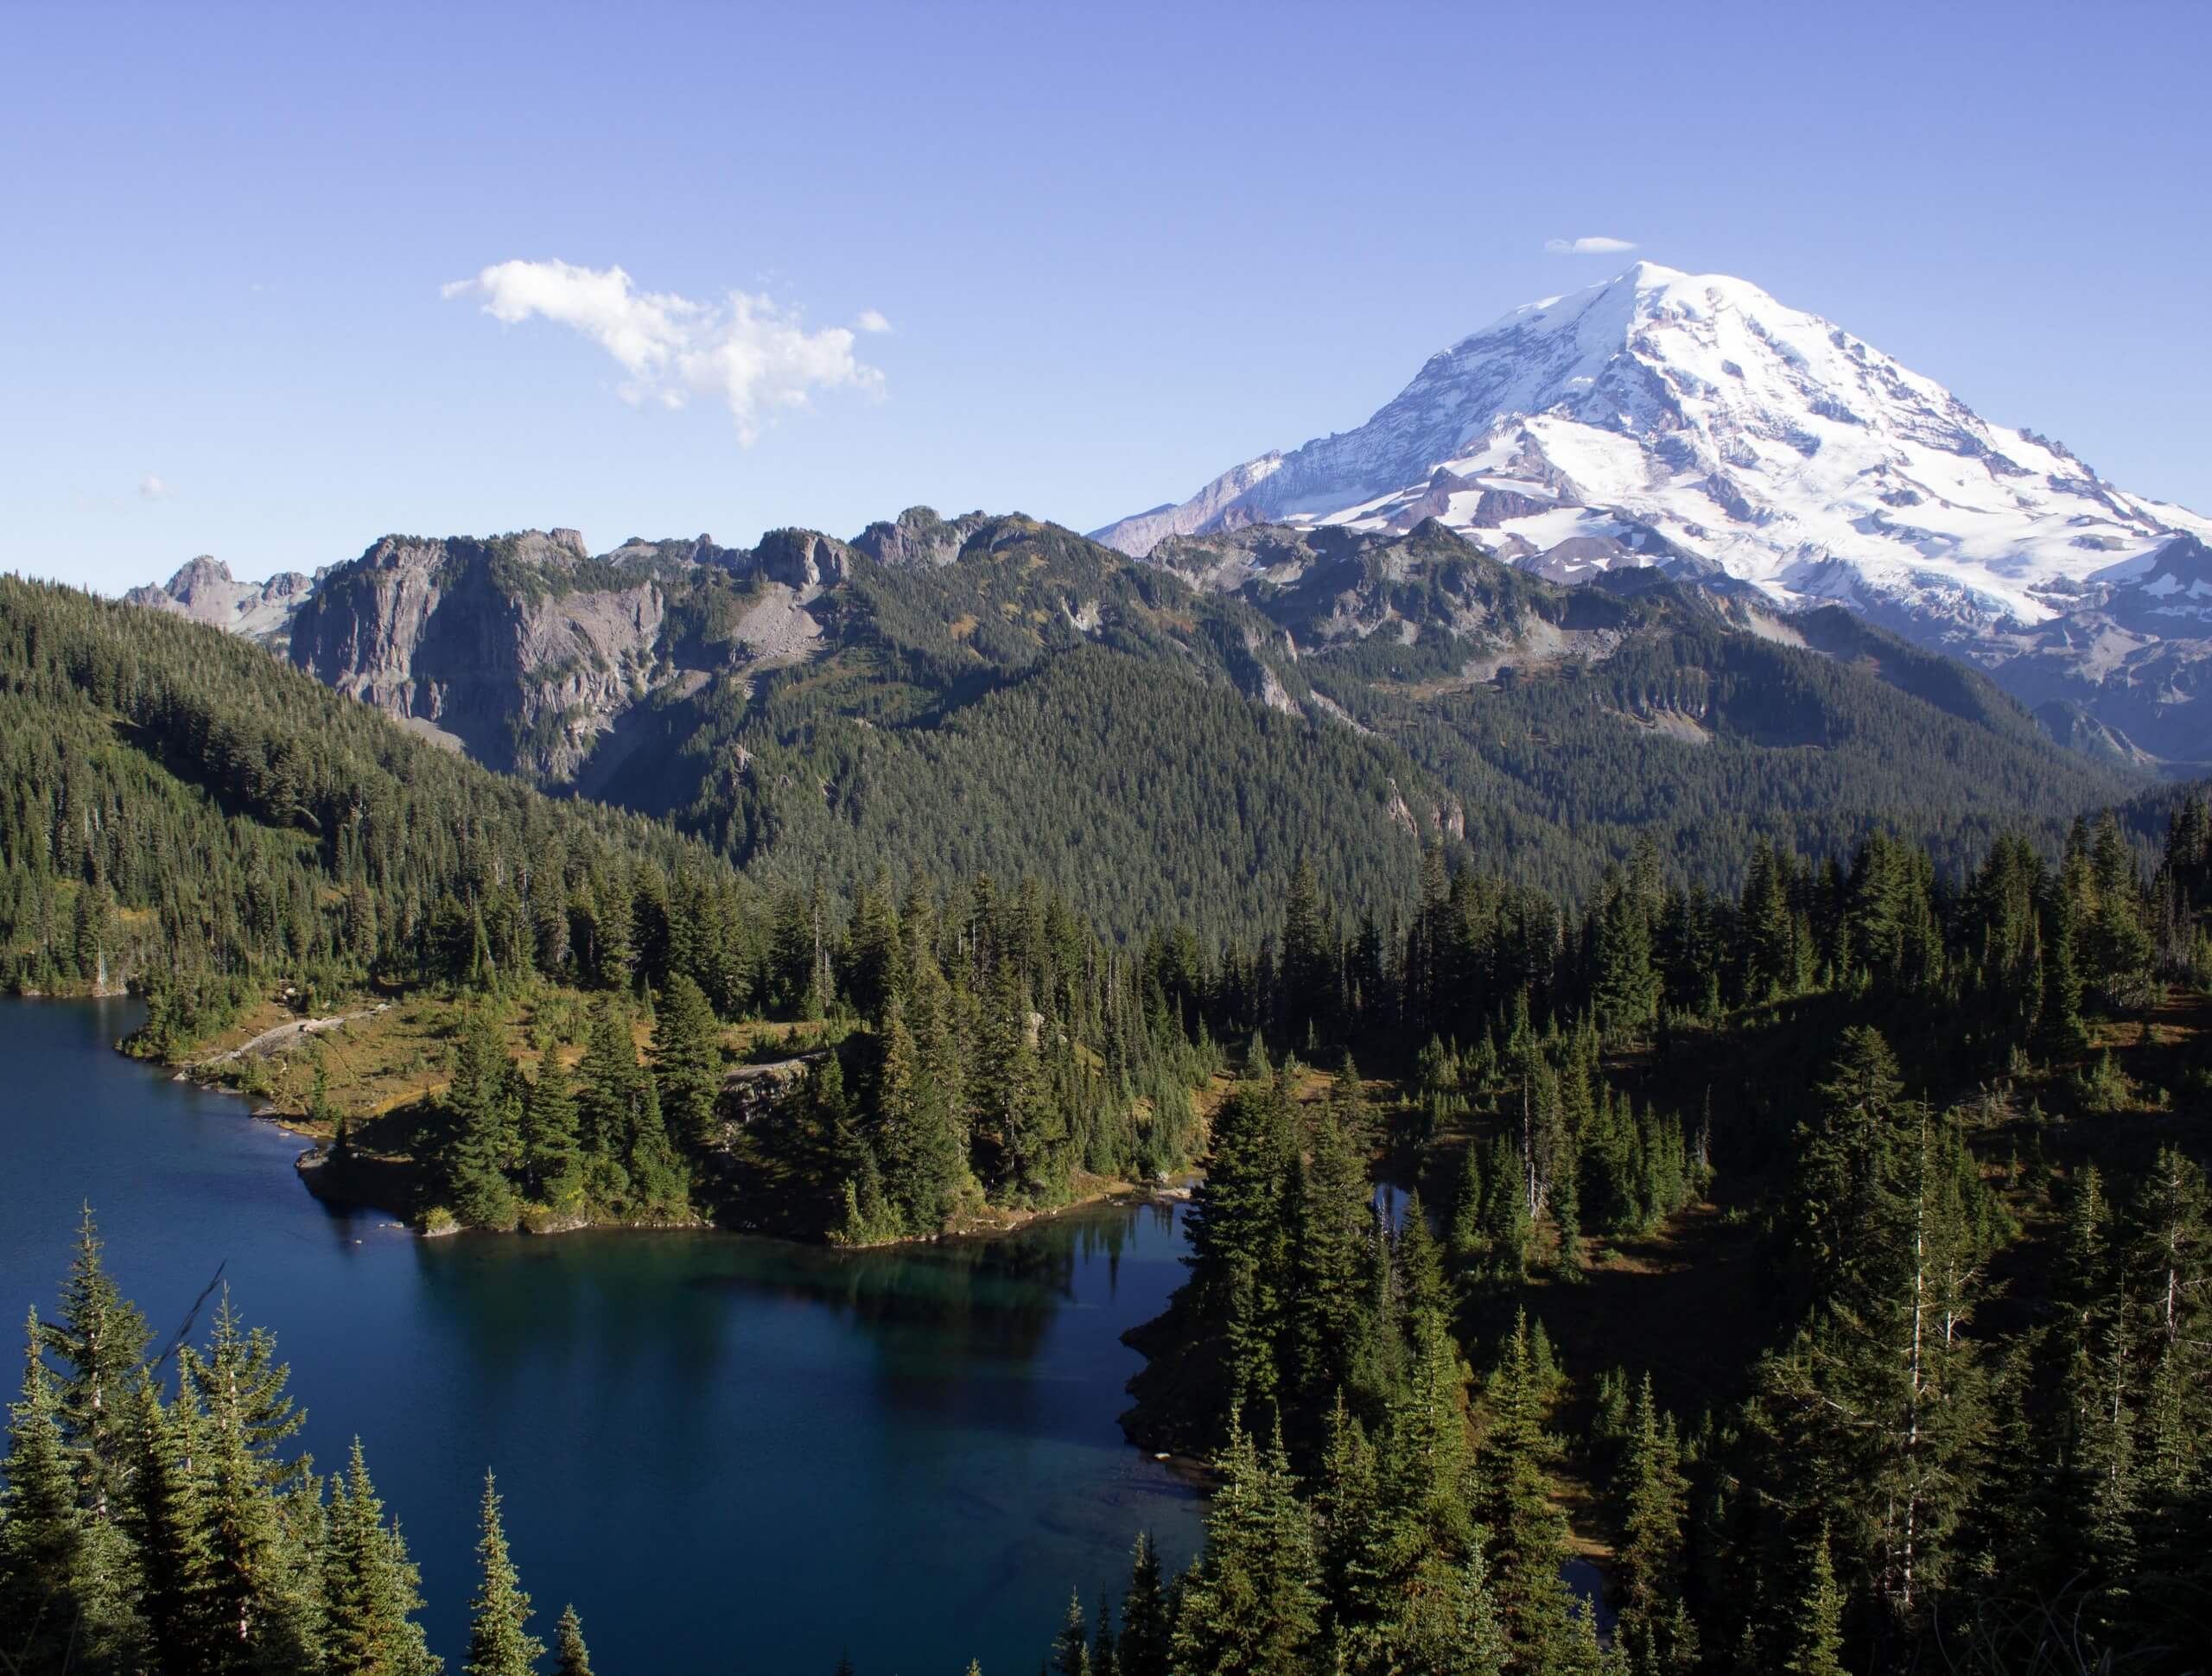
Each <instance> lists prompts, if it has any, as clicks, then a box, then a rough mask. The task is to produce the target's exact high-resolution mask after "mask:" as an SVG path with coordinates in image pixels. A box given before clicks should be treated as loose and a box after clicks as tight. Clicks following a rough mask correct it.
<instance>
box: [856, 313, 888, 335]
mask: <svg viewBox="0 0 2212 1676" xmlns="http://www.w3.org/2000/svg"><path fill="white" fill-rule="evenodd" d="M853 324H854V325H855V326H857V327H860V329H861V331H863V332H888V331H889V330H890V329H891V322H890V321H887V320H886V319H885V318H884V317H883V311H882V310H881V309H880V308H863V309H861V312H860V318H859V319H857V320H855V321H854V322H853Z"/></svg>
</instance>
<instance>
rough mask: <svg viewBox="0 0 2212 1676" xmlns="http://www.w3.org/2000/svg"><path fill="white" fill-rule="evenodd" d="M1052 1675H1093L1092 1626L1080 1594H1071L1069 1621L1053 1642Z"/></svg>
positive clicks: (1069, 1599) (1069, 1598)
mask: <svg viewBox="0 0 2212 1676" xmlns="http://www.w3.org/2000/svg"><path fill="white" fill-rule="evenodd" d="M1052 1676H1091V1671H1090V1625H1089V1624H1088V1623H1086V1622H1084V1616H1083V1597H1082V1596H1081V1595H1079V1594H1071V1595H1069V1597H1068V1616H1067V1622H1066V1623H1065V1624H1064V1625H1063V1626H1062V1627H1061V1629H1060V1633H1059V1635H1058V1639H1057V1640H1055V1641H1053V1643H1052Z"/></svg>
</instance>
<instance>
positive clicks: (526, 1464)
mask: <svg viewBox="0 0 2212 1676" xmlns="http://www.w3.org/2000/svg"><path fill="white" fill-rule="evenodd" d="M136 1020H137V1013H136V1011H135V1009H134V1008H133V1007H132V1006H130V1005H129V1004H126V1003H121V1002H105V1003H100V1002H94V1003H51V1002H29V1001H25V1002H7V1003H0V1066H4V1067H5V1068H6V1082H5V1085H4V1089H0V1311H12V1314H10V1315H9V1316H8V1317H7V1318H8V1319H9V1320H10V1322H20V1321H21V1320H22V1317H23V1313H24V1311H25V1310H26V1308H27V1307H28V1306H29V1305H33V1304H35V1305H38V1306H39V1307H40V1308H41V1310H46V1309H50V1308H51V1306H52V1304H53V1300H54V1292H55V1289H56V1286H57V1283H58V1282H59V1280H60V1277H61V1274H62V1272H63V1270H64V1268H65V1267H66V1265H67V1259H68V1243H69V1240H70V1237H71V1235H72V1233H73V1229H74V1227H75V1224H76V1219H77V1207H78V1205H79V1202H80V1201H83V1200H86V1199H89V1200H90V1201H91V1202H92V1205H93V1207H94V1209H95V1210H96V1212H97V1213H98V1215H99V1219H100V1224H101V1229H102V1232H103V1235H105V1238H106V1240H107V1241H108V1256H109V1260H110V1264H111V1267H112V1268H113V1270H114V1271H115V1273H117V1275H118V1278H119V1279H121V1281H122V1283H123V1285H124V1288H125V1290H126V1291H127V1292H129V1293H130V1296H131V1297H132V1298H134V1299H135V1300H136V1301H137V1303H138V1304H139V1305H140V1306H141V1307H142V1308H143V1309H144V1310H145V1311H146V1313H147V1315H148V1317H149V1321H150V1322H151V1324H152V1325H153V1327H154V1328H155V1330H156V1333H157V1334H158V1335H159V1336H161V1337H162V1338H164V1339H166V1338H167V1337H168V1336H169V1335H170V1334H171V1333H173V1332H174V1331H175V1330H176V1328H177V1326H178V1325H179V1324H180V1323H181V1321H182V1320H183V1318H184V1317H185V1315H186V1313H187V1312H188V1310H189V1309H190V1307H191V1305H192V1303H193V1300H194V1298H197V1297H198V1296H199V1295H200V1292H201V1290H202V1288H203V1287H205V1286H207V1283H208V1282H209V1280H210V1279H212V1278H213V1276H214V1275H215V1273H216V1272H217V1270H218V1268H219V1267H220V1269H221V1270H222V1273H223V1274H224V1277H225V1279H226V1280H227V1282H228V1284H229V1286H230V1287H231V1290H232V1298H233V1300H234V1301H235V1303H236V1304H237V1305H238V1307H239V1308H240V1310H241V1311H243V1312H244V1314H245V1317H246V1318H247V1319H248V1320H250V1321H251V1322H253V1323H256V1324H261V1325H264V1326H267V1327H269V1328H270V1329H271V1330H274V1331H275V1332H276V1333H277V1336H278V1339H279V1345H280V1349H281V1350H282V1352H283V1355H284V1356H285V1358H286V1359H287V1360H288V1361H289V1362H290V1363H291V1367H292V1379H293V1388H294V1389H295V1391H296V1393H298V1394H299V1395H300V1397H301V1398H302V1400H303V1401H304V1403H305V1404H306V1406H307V1409H308V1426H307V1430H306V1432H305V1434H304V1438H303V1440H304V1442H305V1444H307V1446H308V1448H309V1449H310V1450H311V1451H313V1452H314V1454H315V1457H317V1459H318V1461H319V1462H320V1463H322V1464H324V1465H325V1466H328V1465H330V1464H333V1463H337V1462H339V1461H340V1460H342V1458H343V1457H344V1452H345V1450H346V1446H347V1444H348V1442H349V1440H350V1439H351V1438H353V1436H355V1435H356V1434H358V1435H359V1437H360V1438H361V1439H362V1442H363V1444H364V1445H365V1448H366V1450H367V1451H368V1459H369V1467H370V1471H371V1473H372V1475H373V1476H374V1477H375V1478H376V1481H377V1486H378V1490H379V1492H380V1493H381V1494H382V1495H383V1496H384V1498H385V1503H386V1506H387V1507H388V1508H390V1509H391V1511H392V1512H393V1513H394V1514H397V1517H398V1518H399V1519H400V1520H401V1522H402V1524H403V1525H404V1527H405V1529H406V1532H407V1537H408V1540H409V1543H410V1546H411V1548H412V1550H413V1552H414V1555H415V1558H416V1561H417V1562H418V1563H419V1564H420V1565H421V1566H422V1568H423V1585H424V1590H425V1593H426V1594H427V1595H428V1596H429V1600H430V1608H429V1613H428V1614H427V1620H428V1622H429V1628H430V1635H431V1642H432V1646H433V1647H434V1648H435V1650H436V1651H438V1652H440V1653H442V1654H444V1655H445V1657H446V1659H447V1661H448V1663H447V1668H448V1670H453V1669H455V1668H457V1667H458V1666H459V1664H460V1661H461V1641H462V1638H463V1636H464V1635H465V1630H466V1616H467V1599H468V1596H469V1592H470V1590H471V1588H472V1587H473V1584H474V1578H473V1576H472V1565H473V1544H474V1517H475V1507H476V1501H477V1496H478V1494H479V1491H480V1483H481V1478H482V1474H483V1472H484V1470H486V1468H487V1467H488V1468H490V1469H491V1470H493V1471H495V1472H496V1473H498V1475H499V1487H500V1490H501V1493H502V1494H503V1495H505V1498H506V1515H507V1528H508V1533H509V1535H510V1537H511V1539H512V1542H513V1545H514V1548H515V1552H516V1556H517V1559H518V1562H519V1564H520V1565H521V1567H522V1571H523V1579H524V1585H525V1587H527V1588H528V1589H529V1590H531V1594H532V1596H533V1597H534V1598H535V1601H536V1603H537V1609H538V1620H537V1626H536V1627H537V1628H538V1629H539V1631H540V1633H542V1634H543V1635H547V1636H548V1637H549V1639H550V1631H551V1625H552V1620H553V1618H554V1617H555V1616H557V1615H558V1613H559V1611H560V1609H561V1605H562V1603H563V1602H564V1601H568V1600H574V1601H575V1603H576V1605H577V1609H578V1610H579V1611H580V1612H582V1615H583V1619H584V1627H585V1631H586V1634H587V1635H588V1637H589V1639H590V1641H591V1643H592V1652H593V1659H594V1664H595V1665H597V1666H599V1667H600V1668H601V1670H602V1671H605V1672H607V1673H608V1676H655V1673H667V1676H683V1673H691V1672H713V1673H717V1676H720V1673H732V1672H745V1673H760V1676H782V1673H798V1676H809V1673H817V1676H829V1672H830V1670H831V1669H832V1667H833V1666H834V1665H835V1664H836V1660H837V1658H838V1655H839V1654H840V1653H842V1652H849V1654H850V1655H851V1657H852V1659H853V1660H854V1662H855V1665H856V1666H857V1667H858V1669H859V1671H860V1673H861V1676H893V1673H904V1676H933V1673H940V1672H941V1673H944V1676H957V1673H959V1672H961V1671H963V1670H964V1669H965V1667H966V1665H967V1661H968V1660H969V1659H970V1658H980V1659H981V1660H982V1664H983V1668H984V1670H985V1672H986V1673H987V1676H1006V1673H1026V1672H1027V1671H1028V1670H1030V1669H1033V1668H1034V1667H1035V1666H1036V1664H1037V1662H1038V1660H1039V1657H1040V1656H1041V1654H1043V1652H1044V1651H1045V1649H1046V1646H1047V1645H1048V1643H1049V1641H1050V1640H1051V1637H1052V1634H1053V1632H1054V1630H1055V1629H1056V1628H1058V1624H1059V1622H1060V1621H1061V1619H1062V1616H1063V1615H1064V1613H1065V1609H1066V1602H1067V1597H1068V1591H1069V1590H1070V1589H1071V1587H1079V1588H1080V1589H1081V1590H1082V1591H1083V1593H1084V1598H1085V1599H1086V1601H1091V1600H1095V1599H1096V1597H1098V1595H1099V1594H1100V1593H1101V1592H1102V1591H1103V1590H1109V1589H1111V1590H1115V1591H1116V1592H1117V1593H1118V1590H1119V1588H1120V1585H1121V1584H1122V1580H1123V1579H1124V1578H1125V1577H1126V1571H1127V1553H1128V1546H1129V1544H1130V1543H1131V1541H1132V1540H1134V1539H1135V1536H1136V1534H1137V1533H1138V1532H1139V1531H1141V1530H1144V1529H1147V1528H1148V1529H1150V1530H1152V1531H1153V1532H1154V1533H1155V1534H1156V1536H1157V1537H1158V1538H1159V1539H1160V1542H1161V1545H1162V1546H1163V1547H1164V1548H1165V1549H1166V1550H1167V1552H1168V1557H1169V1558H1170V1559H1171V1560H1172V1561H1173V1563H1175V1564H1178V1565H1179V1564H1181V1563H1182V1562H1183V1561H1184V1560H1185V1559H1187V1558H1188V1557H1189V1555H1190V1553H1191V1552H1192V1551H1193V1549H1194V1548H1195V1546H1196V1544H1197V1540H1198V1520H1199V1513H1200V1509H1199V1504H1198V1501H1197V1500H1196V1499H1195V1498H1194V1497H1193V1496H1192V1495H1191V1494H1190V1493H1189V1492H1188V1491H1187V1490H1186V1489H1184V1488H1183V1487H1182V1486H1180V1485H1179V1484H1178V1483H1177V1482H1175V1481H1174V1480H1173V1478H1171V1477H1170V1476H1169V1475H1168V1474H1167V1472H1166V1469H1164V1468H1163V1467H1160V1466H1159V1465H1157V1464H1155V1463H1154V1462H1153V1461H1152V1460H1151V1459H1150V1458H1149V1457H1146V1456H1143V1455H1141V1454H1140V1453H1139V1452H1138V1451H1135V1450H1133V1449H1131V1448H1129V1447H1128V1445H1127V1444H1125V1443H1124V1442H1123V1441H1122V1436H1121V1433H1120V1431H1119V1429H1118V1428H1117V1427H1116V1424H1115V1417H1116V1414H1118V1413H1120V1412H1121V1411H1122V1408H1123V1407H1125V1406H1127V1399H1126V1397H1125V1396H1124V1394H1123V1391H1122V1387H1123V1384H1124V1383H1125V1381H1127V1380H1128V1377H1129V1375H1130V1374H1132V1373H1134V1372H1135V1370H1136V1368H1137V1367H1138V1366H1139V1358H1138V1357H1137V1356H1136V1355H1135V1353H1134V1352H1133V1351H1130V1350H1129V1349H1127V1348H1126V1347H1124V1346H1123V1345H1122V1343H1120V1336H1121V1334H1122V1331H1123V1330H1126V1329H1127V1328H1128V1327H1130V1326H1132V1325H1134V1324H1136V1323H1137V1322H1140V1321H1142V1320H1145V1319H1147V1318H1148V1317H1151V1316H1153V1315H1154V1314H1156V1313H1158V1311H1160V1308H1161V1307H1162V1305H1164V1304H1165V1303H1166V1298H1167V1295H1168V1293H1169V1292H1171V1291H1172V1290H1173V1288H1174V1286H1176V1285H1177V1284H1178V1282H1179V1279H1180V1278H1181V1274H1182V1269H1181V1266H1180V1264H1179V1261H1178V1259H1179V1255H1180V1254H1181V1252H1182V1250H1183V1236H1182V1231H1181V1228H1180V1226H1179V1212H1178V1211H1176V1210H1173V1209H1166V1208H1155V1207H1149V1206H1147V1207H1143V1208H1130V1207H1113V1208H1106V1209H1098V1210H1096V1211H1090V1212H1084V1213H1080V1214H1077V1215H1075V1216H1069V1217H1065V1218H1062V1219H1059V1220H1058V1221H1054V1222H1048V1223H1046V1224H1044V1225H1042V1226H1039V1227H1037V1228H1032V1229H1030V1230H1027V1231H1026V1232H1024V1233H1022V1234H1020V1235H1014V1236H1012V1237H1010V1238H1007V1239H1003V1240H999V1241H961V1242H954V1243H946V1244H942V1245H937V1246H931V1247H917V1248H913V1249H910V1250H900V1251H897V1252H864V1253H838V1252H833V1251H828V1250H821V1249H816V1248H813V1247H799V1246H791V1245H785V1244H781V1243H779V1242H775V1241H764V1240H753V1239H747V1238H741V1237H737V1236H733V1235H712V1234H673V1233H652V1234H616V1233H603V1234H585V1235H568V1236H564V1237H561V1238H557V1239H548V1240H533V1239H528V1238H522V1237H515V1236H498V1235H493V1236H480V1237H471V1236H466V1235H464V1236H461V1237H459V1238H455V1239H449V1240H442V1241H422V1240H417V1239H416V1238H415V1237H413V1236H412V1235H409V1234H406V1233H404V1232H402V1231H399V1230H397V1229H394V1228H389V1227H387V1226H385V1222H386V1220H387V1219H386V1218H385V1217H384V1216H380V1215H378V1214H376V1213H373V1212H363V1213H344V1212H333V1211H330V1210H328V1209H325V1208H324V1207H323V1206H322V1205H321V1203H318V1202H317V1201H316V1200H315V1199H314V1198H312V1197H309V1196H308V1193H307V1191H306V1190H305V1189H304V1188H302V1186H301V1185H300V1184H299V1182H298V1179H297V1178H296V1174H295V1172H294V1171H293V1169H292V1160H293V1159H294V1158H295V1157H296V1155H297V1154H298V1152H299V1151H300V1148H301V1143H300V1142H299V1141H298V1140H296V1139H295V1138H293V1137H292V1136H289V1135H287V1134H285V1133H283V1132H282V1131H280V1130H277V1129H276V1128H274V1127H270V1126H269V1125H267V1124H264V1123H260V1122H257V1121H254V1120H253V1119H251V1117H249V1116H248V1115H247V1114H246V1108H245V1103H244V1102H243V1101H238V1100H237V1099H234V1098H232V1097H229V1096H226V1095H213V1094H208V1093H205V1092H202V1091H200V1090H198V1089H193V1088H190V1087H188V1086H186V1085H184V1084H181V1083H175V1082H168V1081H166V1080H165V1079H163V1078H162V1077H161V1076H158V1075H156V1074H155V1073H153V1072H150V1071H149V1070H146V1069H145V1068H143V1067H142V1066H139V1065H137V1064H135V1063H131V1062H130V1061H128V1060H125V1059H124V1058H122V1057H120V1056H118V1055H117V1054H116V1053H114V1052H113V1051H111V1043H112V1042H113V1040H114V1039H115V1038H117V1037H118V1036H119V1035H121V1034H123V1033H124V1032H125V1031H127V1030H128V1029H129V1028H130V1026H131V1025H133V1024H134V1023H135V1022H136ZM0 1348H4V1347H0ZM10 1394H12V1392H10Z"/></svg>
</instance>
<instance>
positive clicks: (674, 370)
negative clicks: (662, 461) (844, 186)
mask: <svg viewBox="0 0 2212 1676" xmlns="http://www.w3.org/2000/svg"><path fill="white" fill-rule="evenodd" d="M444 295H446V296H447V297H448V299H451V298H454V297H467V296H474V297H480V298H482V299H483V303H484V312H485V313H486V314H489V315H491V316H492V317H493V319H494V320H498V321H503V322H505V324H507V325H510V326H512V325H516V324H518V323H519V322H521V321H526V320H529V319H531V317H532V316H533V315H537V316H543V318H544V319H546V320H550V321H556V322H557V323H558V324H560V325H563V326H566V327H572V328H573V329H575V331H578V332H581V333H583V335H584V336H585V337H587V338H588V339H590V340H592V341H593V342H594V343H595V344H597V345H598V346H600V347H601V349H604V350H605V351H606V352H607V353H608V354H609V355H612V356H613V358H614V359H615V362H616V363H617V364H618V365H620V367H621V368H622V370H623V371H625V372H626V373H627V374H628V375H629V378H628V381H627V382H626V383H625V384H623V385H622V386H621V393H622V397H623V399H624V400H626V401H630V402H652V403H658V404H659V405H660V406H663V407H671V408H680V407H682V406H683V405H684V404H685V403H688V402H690V400H691V399H692V398H693V397H706V398H708V399H709V400H713V401H719V402H721V403H723V404H724V405H725V406H726V407H728V409H729V410H730V416H731V417H732V418H734V420H736V422H737V436H738V441H740V442H741V443H743V444H745V445H746V446H747V447H750V446H751V445H752V443H753V441H755V440H756V439H758V437H759V436H760V431H761V429H762V427H763V426H765V425H766V424H767V423H769V422H772V420H773V418H774V417H775V416H776V415H777V414H778V413H779V412H782V411H785V410H787V409H793V408H804V406H806V405H807V402H808V399H809V397H810V396H811V395H812V394H813V392H814V391H816V390H841V389H854V390H866V391H876V390H880V389H881V388H882V386H883V375H882V373H880V371H877V370H876V369H875V368H874V367H872V366H868V365H865V364H864V363H862V362H861V361H860V360H859V359H856V358H855V355H854V353H853V344H854V335H853V331H852V329H851V328H849V327H842V326H829V327H823V328H822V329H821V330H819V331H813V332H810V331H808V330H807V329H806V327H805V325H804V322H803V321H801V319H800V317H799V314H798V310H797V309H795V308H784V307H782V306H781V305H779V303H777V302H776V301H775V300H774V299H773V298H772V297H767V296H761V295H753V294H752V293H750V292H746V291H732V292H730V293H729V295H728V298H727V299H726V300H725V301H723V302H721V303H710V302H693V301H692V300H691V299H690V298H689V297H682V296H677V295H675V294H674V293H672V292H667V291H641V290H639V289H637V288H636V287H635V286H634V285H633V284H632V283H631V280H630V276H629V275H628V274H626V273H625V272H624V271H623V270H621V269H620V268H579V267H575V266H574V265H572V264H570V263H566V262H502V263H498V264H497V265H495V266H493V267H489V268H486V269H485V270H483V271H482V272H481V273H480V274H478V275H477V276H476V277H475V278H474V279H462V280H456V281H454V283H452V284H450V285H448V286H447V287H446V288H445V290H444ZM858 326H859V329H860V330H861V331H864V332H887V331H889V330H890V329H891V322H890V321H887V320H886V319H884V317H883V316H882V315H881V314H877V313H876V312H875V311H874V309H869V310H868V312H867V313H865V314H861V317H860V320H859V321H858Z"/></svg>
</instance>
